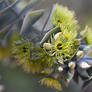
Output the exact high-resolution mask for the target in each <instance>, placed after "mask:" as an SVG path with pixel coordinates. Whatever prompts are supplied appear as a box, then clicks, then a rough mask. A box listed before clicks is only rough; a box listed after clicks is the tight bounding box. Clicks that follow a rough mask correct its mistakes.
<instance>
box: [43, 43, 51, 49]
mask: <svg viewBox="0 0 92 92" xmlns="http://www.w3.org/2000/svg"><path fill="white" fill-rule="evenodd" d="M51 47H52V45H51V44H50V43H44V44H43V48H44V49H46V50H50V49H51Z"/></svg>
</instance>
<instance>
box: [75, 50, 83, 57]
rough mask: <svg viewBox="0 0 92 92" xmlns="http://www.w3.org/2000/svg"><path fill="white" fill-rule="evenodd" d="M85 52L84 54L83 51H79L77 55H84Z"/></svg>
mask: <svg viewBox="0 0 92 92" xmlns="http://www.w3.org/2000/svg"><path fill="white" fill-rule="evenodd" d="M83 54H84V53H83V51H78V52H77V54H76V55H77V57H82V56H83Z"/></svg>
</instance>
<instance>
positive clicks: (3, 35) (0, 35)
mask: <svg viewBox="0 0 92 92" xmlns="http://www.w3.org/2000/svg"><path fill="white" fill-rule="evenodd" d="M10 28H11V25H8V26H7V27H5V28H3V29H2V30H0V39H3V38H4V37H5V35H6V34H7V33H8V32H9V30H10Z"/></svg>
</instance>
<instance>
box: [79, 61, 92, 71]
mask: <svg viewBox="0 0 92 92" xmlns="http://www.w3.org/2000/svg"><path fill="white" fill-rule="evenodd" d="M78 65H79V66H80V67H81V68H82V69H88V68H90V67H91V65H89V64H88V63H87V62H85V61H81V62H79V63H78Z"/></svg>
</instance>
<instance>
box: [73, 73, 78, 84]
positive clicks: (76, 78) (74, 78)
mask: <svg viewBox="0 0 92 92" xmlns="http://www.w3.org/2000/svg"><path fill="white" fill-rule="evenodd" d="M73 80H74V82H76V83H77V84H78V83H79V74H78V72H77V71H75V74H74V77H73Z"/></svg>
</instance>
